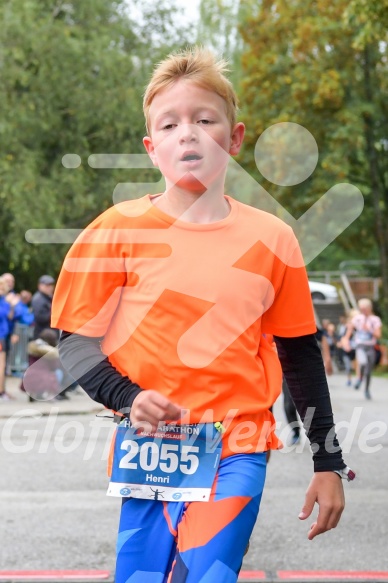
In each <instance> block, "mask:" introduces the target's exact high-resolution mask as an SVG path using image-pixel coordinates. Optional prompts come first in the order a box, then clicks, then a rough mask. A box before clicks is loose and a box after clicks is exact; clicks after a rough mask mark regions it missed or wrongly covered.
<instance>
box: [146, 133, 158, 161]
mask: <svg viewBox="0 0 388 583" xmlns="http://www.w3.org/2000/svg"><path fill="white" fill-rule="evenodd" d="M143 144H144V147H145V149H146V150H147V154H148V155H149V157H150V158H151V161H152V163H153V165H154V166H158V159H157V156H156V152H155V148H154V145H153V143H152V138H150V137H149V136H145V137H144V138H143Z"/></svg>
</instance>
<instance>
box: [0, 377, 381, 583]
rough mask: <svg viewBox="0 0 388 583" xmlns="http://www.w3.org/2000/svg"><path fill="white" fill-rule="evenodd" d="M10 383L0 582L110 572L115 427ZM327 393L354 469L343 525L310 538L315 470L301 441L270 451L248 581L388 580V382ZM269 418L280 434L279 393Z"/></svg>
mask: <svg viewBox="0 0 388 583" xmlns="http://www.w3.org/2000/svg"><path fill="white" fill-rule="evenodd" d="M7 384H8V390H9V392H10V393H11V394H12V395H13V396H14V397H15V400H13V401H9V402H4V401H2V402H0V438H1V447H0V517H1V520H0V541H1V543H0V580H11V578H8V579H7V578H6V577H5V578H4V577H3V579H2V573H4V572H8V575H9V571H13V572H14V571H15V570H48V569H54V570H58V569H60V570H78V571H79V570H81V571H82V572H84V571H85V570H93V571H95V570H98V571H99V572H100V574H101V573H105V574H106V573H107V574H108V575H107V577H108V576H109V573H110V574H111V573H113V569H114V546H115V535H116V527H117V520H118V513H119V504H118V501H117V500H116V499H113V498H108V497H106V496H105V491H106V487H107V479H106V475H105V464H106V457H107V451H108V447H109V442H110V438H111V435H112V431H113V424H112V423H111V421H109V420H106V419H101V418H97V417H96V413H99V412H100V413H101V412H102V413H103V410H102V407H101V406H99V405H98V404H96V403H93V401H91V400H90V399H89V398H88V397H87V396H86V395H85V394H84V393H83V392H82V390H79V392H77V393H76V394H74V395H72V396H71V399H70V400H69V401H62V402H59V401H54V402H48V403H29V402H28V399H27V396H26V395H25V394H23V393H21V392H20V391H19V390H18V380H17V379H7ZM330 388H331V395H332V401H333V408H334V411H335V418H336V421H337V425H338V428H339V437H340V441H341V443H342V446H343V449H344V451H345V459H346V461H347V463H348V464H349V465H350V466H351V467H352V468H353V469H355V470H356V472H357V479H356V480H355V482H354V483H352V484H345V488H346V499H347V507H346V510H345V513H344V516H343V518H342V520H341V523H340V525H339V526H338V528H337V529H335V530H333V531H332V532H330V533H327V534H325V535H322V536H320V537H318V538H317V539H315V540H314V541H312V542H310V541H308V539H307V532H308V529H309V524H310V523H311V521H312V520H313V519H308V520H307V521H306V522H305V523H303V522H300V521H299V520H298V518H297V515H298V513H299V511H300V508H301V506H302V503H303V498H304V491H305V489H306V487H307V485H308V482H309V480H310V477H311V472H312V463H311V454H310V452H309V448H308V446H307V444H306V443H301V444H300V445H299V446H297V447H296V449H295V448H285V449H284V450H282V451H278V452H273V454H272V456H271V460H270V463H269V466H268V477H267V484H266V489H265V492H264V496H263V501H262V508H261V512H260V515H259V519H258V521H257V525H256V527H255V530H254V533H253V536H252V540H251V548H250V551H249V553H248V555H247V557H246V559H245V562H244V570H245V575H244V577H245V576H246V577H249V572H251V576H252V577H255V578H251V579H246V580H251V581H254V580H260V579H262V580H267V581H269V580H274V581H275V580H282V577H283V578H284V577H285V576H286V579H287V578H288V579H295V578H297V580H303V578H304V576H303V573H299V572H300V571H310V574H309V575H308V577H307V578H310V579H314V580H315V579H317V577H318V578H319V579H322V577H324V579H325V580H326V579H329V578H330V577H329V575H330V573H327V572H328V571H332V572H334V575H335V573H337V575H336V577H337V578H338V577H339V575H338V572H340V573H342V575H344V573H345V572H347V571H352V572H354V571H357V572H359V575H360V576H359V577H358V580H359V581H361V580H376V581H377V580H379V579H378V577H377V574H376V572H378V571H379V572H382V573H383V574H384V573H385V575H384V576H385V577H386V579H388V552H387V548H388V455H387V454H388V380H387V379H381V378H374V379H373V381H372V396H373V400H372V401H366V400H365V399H364V397H363V394H362V393H361V392H360V391H355V390H354V389H353V388H350V387H346V386H345V382H344V377H343V376H340V375H334V376H333V377H332V378H331V379H330ZM275 415H276V418H277V419H278V421H279V431H278V433H279V434H280V435H281V436H283V437H285V423H284V415H283V410H282V403H281V400H279V401H278V403H276V405H275ZM290 571H292V572H293V573H294V575H292V573H291V574H290ZM312 571H315V572H316V571H319V572H320V575H317V574H315V576H313V575H312V573H311V572H312ZM252 572H256V575H254V574H252ZM324 572H325V573H326V575H325V574H324ZM362 572H363V577H364V578H362V577H361V575H362ZM371 572H374V575H373V573H372V575H371ZM368 573H369V576H367V575H368ZM345 575H346V573H345ZM73 577H74V575H73ZM110 577H111V575H110ZM373 577H374V579H373ZM108 578H109V577H108ZM62 579H63V578H62ZM97 579H98V578H97V577H96V578H95V580H97ZM42 580H43V578H42ZM81 580H82V579H81ZM339 580H341V577H339Z"/></svg>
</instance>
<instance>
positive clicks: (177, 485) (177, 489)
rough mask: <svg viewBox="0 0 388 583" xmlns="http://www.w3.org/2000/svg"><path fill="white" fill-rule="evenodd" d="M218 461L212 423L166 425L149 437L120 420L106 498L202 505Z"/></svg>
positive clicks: (217, 433)
mask: <svg viewBox="0 0 388 583" xmlns="http://www.w3.org/2000/svg"><path fill="white" fill-rule="evenodd" d="M216 425H218V426H219V425H220V424H216ZM220 458H221V433H220V431H219V429H217V428H216V426H215V425H214V424H213V423H201V424H197V425H175V424H174V425H172V424H171V425H170V424H169V425H164V426H162V427H160V428H158V430H157V431H156V432H154V433H150V432H145V431H143V430H142V429H136V428H133V427H131V426H130V424H129V421H128V420H125V421H123V422H122V423H121V424H120V425H119V426H118V428H117V432H116V438H115V446H114V454H113V467H112V476H111V480H110V483H109V487H108V492H107V494H108V496H120V497H131V498H143V499H146V500H162V501H165V502H194V501H203V502H206V501H207V500H209V497H210V492H211V488H212V485H213V482H214V478H215V475H216V472H217V469H218V466H219V463H220Z"/></svg>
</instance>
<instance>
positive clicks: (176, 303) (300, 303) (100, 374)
mask: <svg viewBox="0 0 388 583" xmlns="http://www.w3.org/2000/svg"><path fill="white" fill-rule="evenodd" d="M224 72H225V63H223V62H217V61H216V60H215V58H214V56H213V55H212V54H211V53H210V52H209V51H207V50H204V49H197V48H196V49H193V50H188V51H185V52H183V53H179V54H175V55H170V56H169V57H168V58H167V59H165V60H164V61H163V62H162V63H161V64H159V65H158V67H157V68H156V69H155V71H154V74H153V76H152V78H151V81H150V83H149V85H148V87H147V89H146V93H145V97H144V112H145V117H146V123H147V131H148V136H147V137H145V138H144V145H145V148H146V150H147V152H148V154H149V156H150V158H151V160H152V162H153V163H154V165H155V166H157V167H158V168H159V169H160V171H161V172H162V174H163V176H164V178H165V182H166V188H165V190H164V192H162V193H160V194H158V195H152V196H151V195H148V196H145V197H143V198H141V199H138V200H135V201H128V202H123V203H121V204H119V205H116V206H114V207H112V208H110V209H109V210H107V211H106V212H104V213H103V214H102V215H101V216H99V217H98V218H97V219H96V220H95V221H94V222H93V223H92V224H91V225H90V226H89V228H88V229H87V230H86V231H84V233H83V234H82V235H81V236H80V238H79V239H78V240H77V241H76V242H75V244H74V245H73V247H72V248H71V250H70V252H69V253H68V255H67V257H66V259H65V262H64V266H63V269H62V272H61V274H60V277H59V280H58V284H57V287H56V292H55V297H54V304H53V319H52V325H53V326H55V327H58V328H60V329H62V330H63V333H62V336H61V341H60V354H61V357H62V360H63V362H64V364H65V366H66V367H67V368H68V369H69V372H70V373H71V375H72V376H74V377H75V378H77V379H78V380H79V383H80V385H81V386H82V387H83V388H84V389H85V390H86V391H87V392H88V394H89V395H90V396H91V397H92V398H93V399H95V400H96V401H98V402H100V403H102V404H103V405H105V406H106V407H108V408H110V409H113V410H115V411H121V412H122V413H123V414H125V415H126V416H128V417H129V419H130V421H131V423H132V425H135V426H136V427H147V428H148V430H149V431H151V432H152V431H155V430H156V429H157V428H158V426H159V431H161V429H160V425H162V426H164V425H165V422H167V421H169V422H171V421H176V422H178V426H179V423H180V422H181V421H182V422H183V423H186V421H185V419H186V417H185V415H186V416H188V418H189V423H190V424H192V425H191V426H194V427H195V425H193V424H197V423H205V424H206V427H208V426H211V427H213V425H214V426H215V427H217V428H218V429H220V428H222V426H221V424H222V425H223V427H224V429H225V431H224V433H223V434H222V442H221V443H222V453H221V458H222V459H221V462H220V465H219V467H218V470H217V474H216V477H215V479H214V483H213V486H212V493H211V496H210V499H209V500H208V501H188V500H189V499H188V500H184V499H183V498H182V499H181V498H179V497H181V493H180V492H177V493H176V494H175V496H176V497H175V498H174V497H173V498H172V499H173V500H177V501H166V500H165V499H163V497H164V496H167V489H164V488H163V487H164V484H163V487H159V484H155V485H154V484H152V486H153V488H152V489H151V491H152V492H155V495H154V499H148V500H146V499H138V498H135V497H125V496H124V497H123V503H122V512H121V519H120V528H119V537H118V543H117V567H116V583H124V582H126V583H140V582H141V583H144V582H147V583H148V582H152V583H164V582H167V581H168V582H169V583H199V582H201V583H208V582H209V583H210V582H212V583H213V582H214V581H223V582H226V583H229V582H230V583H232V582H235V581H237V577H238V571H239V569H240V566H241V563H242V558H243V555H244V551H245V549H246V546H247V543H248V541H249V537H250V534H251V532H252V529H253V526H254V524H255V521H256V518H257V515H258V511H259V504H260V499H261V495H262V491H263V486H264V479H265V468H266V458H265V456H266V454H265V452H266V451H267V450H269V449H276V448H278V447H279V445H280V444H279V441H278V439H277V437H276V436H275V434H274V432H273V422H274V419H273V416H272V413H271V412H270V407H271V406H272V405H273V403H274V401H275V400H276V398H277V396H278V394H279V393H280V389H281V378H282V371H281V368H280V365H279V363H278V358H277V356H276V354H275V352H274V350H273V349H272V347H271V345H270V344H269V342H268V341H267V340H266V338H265V335H270V334H273V335H274V338H275V342H276V345H277V351H278V355H279V358H280V361H281V363H282V369H283V373H284V375H285V377H286V379H287V383H288V385H289V388H290V391H291V394H292V396H293V399H294V401H295V403H296V405H297V408H298V411H299V413H300V415H301V417H302V419H303V420H304V423H305V426H306V428H307V433H308V437H309V439H310V442H311V444H312V446H313V452H314V455H313V460H314V475H313V478H312V480H311V483H310V485H309V487H308V489H307V493H306V500H305V504H304V506H303V509H302V511H301V513H300V515H299V518H301V519H302V520H303V519H306V518H307V517H308V516H310V514H311V512H312V510H313V507H314V505H315V503H318V505H319V514H318V517H317V520H316V522H315V523H314V524H312V526H311V528H310V531H309V534H308V537H309V539H313V538H314V537H315V536H316V535H318V534H320V533H323V532H325V531H327V530H330V529H331V528H335V527H336V526H337V524H338V521H339V519H340V516H341V513H342V510H343V508H344V494H343V487H342V482H341V479H340V477H343V476H345V475H347V477H348V478H349V477H352V473H351V471H349V470H348V468H346V465H345V463H344V462H343V460H342V455H341V450H340V448H339V447H338V442H337V439H336V437H335V433H334V427H333V416H332V410H331V404H330V397H329V392H328V387H327V382H326V376H325V372H324V367H323V363H322V358H321V354H320V350H319V348H318V346H317V344H316V341H315V338H314V334H315V331H316V327H315V323H314V314H313V309H312V303H311V296H310V293H309V288H308V283H307V277H306V271H305V268H304V266H303V261H302V258H301V255H300V250H299V246H298V243H297V241H296V238H295V236H294V234H293V232H292V230H291V229H290V228H289V227H288V226H286V225H285V224H284V223H283V222H281V221H280V220H279V219H277V218H276V217H274V216H272V215H270V214H268V213H265V212H262V211H260V210H257V209H255V208H252V207H249V206H246V205H244V204H241V203H239V202H237V201H236V200H234V199H233V198H231V197H229V196H226V195H225V193H224V179H225V173H226V166H227V162H228V158H229V155H233V156H234V155H236V154H238V152H239V150H240V148H241V145H242V142H243V137H244V125H243V124H242V123H237V122H236V109H237V100H236V96H235V93H234V90H233V87H232V85H231V83H230V82H229V81H228V80H227V78H226V77H225V75H224ZM182 416H183V417H182ZM131 443H132V444H133V441H131ZM135 445H136V444H135ZM148 446H149V447H150V450H152V451H153V446H152V444H148V445H147V447H148ZM136 447H137V446H136ZM161 447H162V450H163V447H165V446H163V445H162V446H161ZM166 447H167V448H168V447H171V446H166ZM131 448H132V445H131ZM162 450H159V449H158V450H157V456H159V454H160V452H161V451H162ZM128 451H129V453H128V454H127V456H128V455H129V456H130V457H131V459H132V460H133V459H134V458H133V456H134V455H135V453H136V451H135V450H133V451H132V450H128ZM147 451H148V450H147ZM163 451H164V452H166V451H169V452H171V451H172V450H166V449H165V450H163ZM160 455H161V456H162V454H160ZM167 455H169V456H170V458H169V463H170V470H171V464H172V463H173V455H175V454H172V453H168V454H167ZM189 455H190V454H189ZM194 457H195V456H194ZM150 459H151V462H152V459H153V458H152V457H151V458H149V457H147V458H145V461H146V463H147V464H149V463H150V461H149V460H150ZM182 459H183V457H181V458H180V461H181V462H182ZM193 460H194V458H193V457H192V458H191V462H190V463H189V462H187V460H186V465H184V464H183V465H184V468H185V471H187V473H190V471H191V470H193V467H191V465H193V464H194V461H195V463H197V462H198V460H197V459H196V458H195V460H194V461H193ZM143 461H144V459H143ZM131 463H132V464H133V466H135V465H136V464H135V463H134V462H129V465H130V464H131ZM198 463H199V466H200V467H201V464H202V461H200V462H198ZM120 464H121V462H120ZM190 464H191V465H190ZM136 467H137V465H136ZM180 467H182V464H181V466H180ZM116 469H117V468H116ZM114 471H115V469H114ZM201 471H202V470H201ZM206 472H207V470H203V471H202V474H201V476H203V477H206V476H205V474H206ZM152 476H153V474H151V473H150V472H148V473H145V474H144V480H145V481H147V480H152V479H153V477H152ZM339 476H340V477H339ZM201 479H202V478H201ZM191 486H193V484H191V483H190V482H189V489H190V487H191ZM123 492H124V494H125V493H127V494H128V493H129V490H125V489H124V490H123ZM163 492H164V493H163Z"/></svg>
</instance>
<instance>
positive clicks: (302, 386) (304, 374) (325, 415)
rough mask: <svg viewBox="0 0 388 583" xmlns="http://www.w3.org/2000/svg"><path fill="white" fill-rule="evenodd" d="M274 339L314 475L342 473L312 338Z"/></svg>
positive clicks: (322, 372)
mask: <svg viewBox="0 0 388 583" xmlns="http://www.w3.org/2000/svg"><path fill="white" fill-rule="evenodd" d="M274 339H275V342H276V346H277V350H278V355H279V359H280V363H281V365H282V369H283V374H284V376H285V378H286V381H287V384H288V387H289V389H290V393H291V395H292V398H293V400H294V403H295V406H296V408H297V411H298V413H299V415H300V417H301V419H302V421H303V425H304V428H305V430H306V433H307V437H308V438H309V440H310V443H311V449H312V452H313V461H314V471H315V472H325V471H332V470H341V469H343V468H344V467H345V466H346V464H345V463H344V461H343V459H342V452H341V448H340V446H339V444H338V440H337V436H336V434H335V428H334V420H333V412H332V408H331V401H330V394H329V388H328V385H327V379H326V374H325V368H324V366H323V361H322V355H321V351H320V349H319V346H318V344H317V341H316V339H315V336H314V334H309V335H307V336H300V337H297V338H280V337H278V336H275V338H274Z"/></svg>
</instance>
